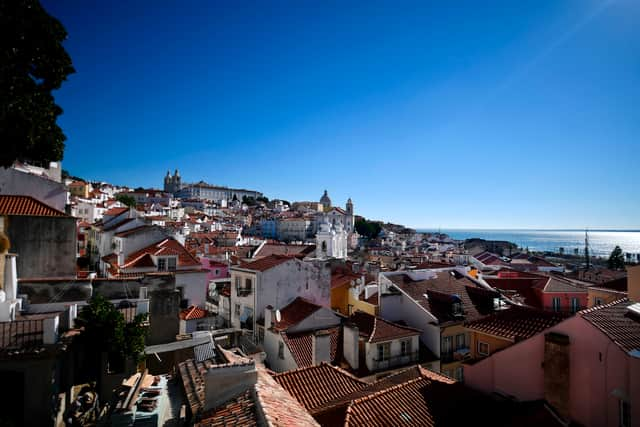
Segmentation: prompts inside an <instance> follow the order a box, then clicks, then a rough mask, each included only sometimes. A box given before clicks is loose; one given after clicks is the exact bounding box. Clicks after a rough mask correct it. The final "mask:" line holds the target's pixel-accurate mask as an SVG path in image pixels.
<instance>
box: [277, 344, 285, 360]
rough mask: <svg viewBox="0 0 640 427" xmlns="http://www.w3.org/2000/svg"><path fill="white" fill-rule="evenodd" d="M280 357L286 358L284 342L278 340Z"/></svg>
mask: <svg viewBox="0 0 640 427" xmlns="http://www.w3.org/2000/svg"><path fill="white" fill-rule="evenodd" d="M278 358H279V359H284V343H283V342H282V341H279V342H278Z"/></svg>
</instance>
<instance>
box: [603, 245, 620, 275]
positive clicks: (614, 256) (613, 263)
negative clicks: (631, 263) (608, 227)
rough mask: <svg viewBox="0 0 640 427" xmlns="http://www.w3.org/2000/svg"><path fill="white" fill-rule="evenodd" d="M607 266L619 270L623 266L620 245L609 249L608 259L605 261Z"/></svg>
mask: <svg viewBox="0 0 640 427" xmlns="http://www.w3.org/2000/svg"><path fill="white" fill-rule="evenodd" d="M607 264H608V265H609V268H611V269H612V270H621V269H623V268H624V255H623V254H622V249H621V248H620V246H616V247H615V248H613V251H611V255H609V260H608V261H607Z"/></svg>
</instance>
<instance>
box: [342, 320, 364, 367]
mask: <svg viewBox="0 0 640 427" xmlns="http://www.w3.org/2000/svg"><path fill="white" fill-rule="evenodd" d="M359 339H360V333H359V331H358V328H357V327H356V326H345V327H344V329H343V339H342V342H343V353H344V358H345V360H346V361H347V362H348V363H349V365H350V366H351V368H352V369H358V367H359V361H360V353H359V351H360V349H359V347H358V341H359Z"/></svg>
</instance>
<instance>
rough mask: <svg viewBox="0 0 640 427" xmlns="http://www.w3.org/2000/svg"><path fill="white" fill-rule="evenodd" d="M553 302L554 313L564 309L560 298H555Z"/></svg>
mask: <svg viewBox="0 0 640 427" xmlns="http://www.w3.org/2000/svg"><path fill="white" fill-rule="evenodd" d="M551 302H552V304H553V311H560V308H561V307H562V305H561V303H560V298H559V297H553V299H552V300H551Z"/></svg>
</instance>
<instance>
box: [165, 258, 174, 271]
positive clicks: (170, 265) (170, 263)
mask: <svg viewBox="0 0 640 427" xmlns="http://www.w3.org/2000/svg"><path fill="white" fill-rule="evenodd" d="M167 261H168V264H167V270H169V271H175V270H176V259H175V258H173V257H171V258H167Z"/></svg>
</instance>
